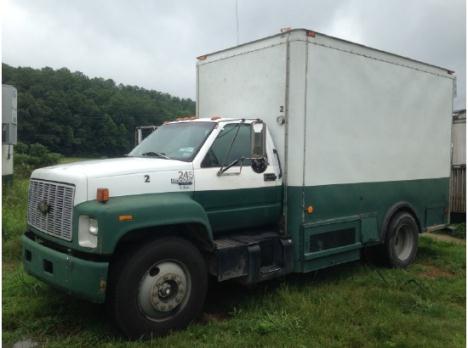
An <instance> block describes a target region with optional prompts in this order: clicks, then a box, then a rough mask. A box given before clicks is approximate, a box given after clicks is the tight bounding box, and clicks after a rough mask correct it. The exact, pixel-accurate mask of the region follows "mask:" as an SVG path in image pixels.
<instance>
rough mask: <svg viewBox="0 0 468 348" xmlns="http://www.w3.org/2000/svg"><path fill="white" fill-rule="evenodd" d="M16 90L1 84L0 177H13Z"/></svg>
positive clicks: (6, 178) (15, 135) (15, 134)
mask: <svg viewBox="0 0 468 348" xmlns="http://www.w3.org/2000/svg"><path fill="white" fill-rule="evenodd" d="M17 124H18V121H17V91H16V88H15V87H13V86H9V85H2V178H3V180H6V181H9V180H11V179H12V177H13V145H15V144H16V137H17Z"/></svg>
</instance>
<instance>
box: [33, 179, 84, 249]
mask: <svg viewBox="0 0 468 348" xmlns="http://www.w3.org/2000/svg"><path fill="white" fill-rule="evenodd" d="M74 195H75V187H74V186H72V185H67V184H62V183H57V182H51V181H42V180H31V181H30V184H29V201H28V223H29V224H30V225H31V226H33V227H35V228H37V229H38V230H40V231H42V232H44V233H48V234H50V235H53V236H55V237H58V238H62V239H65V240H68V241H70V240H71V239H72V218H73V199H74Z"/></svg>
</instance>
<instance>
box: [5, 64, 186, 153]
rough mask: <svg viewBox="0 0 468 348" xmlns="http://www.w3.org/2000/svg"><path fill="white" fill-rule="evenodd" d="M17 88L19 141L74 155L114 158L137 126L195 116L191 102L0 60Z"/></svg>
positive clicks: (127, 145)
mask: <svg viewBox="0 0 468 348" xmlns="http://www.w3.org/2000/svg"><path fill="white" fill-rule="evenodd" d="M2 69H3V81H2V83H4V84H9V85H13V86H15V87H16V88H17V90H18V140H19V141H21V142H23V143H26V144H32V143H40V144H42V145H45V146H47V147H48V148H49V149H50V150H51V151H54V152H58V153H61V154H64V155H73V156H115V155H122V154H124V153H127V152H128V151H129V150H130V149H131V148H132V146H133V141H134V140H133V139H134V130H135V126H139V125H149V124H156V125H158V124H161V123H162V122H164V121H166V120H171V119H174V118H175V117H177V116H183V115H193V114H194V113H195V102H194V101H192V100H190V99H181V98H177V97H173V96H171V95H169V94H165V93H161V92H157V91H153V90H147V89H144V88H140V87H136V86H125V85H122V84H119V85H116V84H115V82H114V81H113V80H105V79H102V78H89V77H87V76H86V75H84V74H83V73H81V72H70V71H69V70H68V69H66V68H62V69H59V70H54V69H51V68H43V69H32V68H23V67H19V68H14V67H12V66H9V65H7V64H2Z"/></svg>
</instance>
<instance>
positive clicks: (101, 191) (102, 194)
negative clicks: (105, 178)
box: [96, 188, 109, 203]
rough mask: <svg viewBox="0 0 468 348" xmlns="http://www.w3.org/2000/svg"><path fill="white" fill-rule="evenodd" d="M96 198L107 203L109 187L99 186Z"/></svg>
mask: <svg viewBox="0 0 468 348" xmlns="http://www.w3.org/2000/svg"><path fill="white" fill-rule="evenodd" d="M96 200H97V201H98V202H101V203H106V202H107V201H108V200H109V189H106V188H98V189H97V192H96Z"/></svg>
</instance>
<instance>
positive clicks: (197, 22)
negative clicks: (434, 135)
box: [1, 0, 466, 108]
mask: <svg viewBox="0 0 468 348" xmlns="http://www.w3.org/2000/svg"><path fill="white" fill-rule="evenodd" d="M1 1H2V2H3V9H2V11H1V12H2V13H3V16H2V17H3V18H2V21H3V24H2V32H3V33H2V41H3V42H2V61H3V62H5V63H7V64H10V65H13V66H32V67H35V68H41V67H44V66H50V67H53V68H61V67H67V68H69V69H70V70H72V71H75V70H79V71H81V72H83V73H85V74H86V75H88V76H91V77H95V76H98V77H104V78H112V79H113V80H115V81H116V82H118V83H124V84H131V85H138V86H142V87H145V88H149V89H156V90H158V91H162V92H167V93H170V94H173V95H176V96H179V97H190V98H192V99H194V98H195V62H196V60H195V57H196V56H199V55H202V54H204V53H208V52H212V51H215V50H219V49H223V48H226V47H230V46H233V45H236V41H237V39H236V15H235V14H236V0H220V1H208V0H196V1H195V0H192V1H189V0H186V1H159V0H138V1H124V0H112V1H110V0H74V1H72V0H69V1H63V0H1ZM238 13H239V41H240V43H243V42H248V41H251V40H255V39H258V38H261V37H264V36H269V35H272V34H275V33H278V32H279V31H280V29H281V28H283V27H292V28H308V29H312V30H315V31H318V32H322V33H324V34H328V35H332V36H337V37H340V38H344V39H347V40H350V41H354V42H358V43H361V44H364V45H368V46H371V47H375V48H378V49H381V50H386V51H390V52H392V53H397V54H401V55H403V56H407V57H411V58H414V59H418V60H422V61H424V62H428V63H432V64H435V65H440V66H442V67H446V68H450V69H452V70H455V71H456V74H457V77H458V97H457V99H456V101H455V107H456V108H461V107H465V84H466V81H465V75H466V72H465V71H466V63H465V60H466V55H465V45H466V38H465V36H466V31H465V22H466V18H465V1H464V0H342V1H340V0H336V1H333V0H328V1H325V0H322V1H317V0H314V1H312V0H308V1H306V0H304V1H301V0H297V1H295V0H289V1H279V0H264V1H248V0H238Z"/></svg>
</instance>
